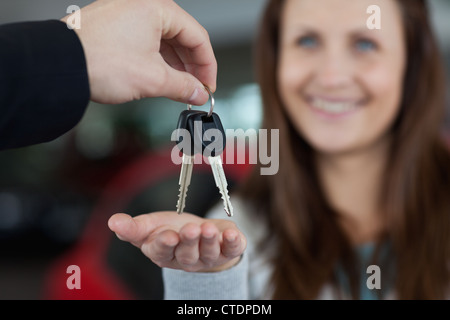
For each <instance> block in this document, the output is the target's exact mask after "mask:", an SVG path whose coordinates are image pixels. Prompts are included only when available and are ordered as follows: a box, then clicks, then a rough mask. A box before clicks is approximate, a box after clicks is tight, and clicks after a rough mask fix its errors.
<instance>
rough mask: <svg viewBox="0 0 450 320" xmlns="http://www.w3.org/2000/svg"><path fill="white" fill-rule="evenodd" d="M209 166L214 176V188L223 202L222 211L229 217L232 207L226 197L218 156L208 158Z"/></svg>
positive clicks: (226, 186)
mask: <svg viewBox="0 0 450 320" xmlns="http://www.w3.org/2000/svg"><path fill="white" fill-rule="evenodd" d="M208 161H209V164H210V165H211V169H212V172H213V175H214V180H215V181H216V186H217V188H219V191H220V194H221V195H222V200H223V209H224V210H225V212H226V213H227V215H228V216H229V217H232V216H233V206H232V205H231V201H230V196H229V195H228V183H227V179H226V178H225V172H224V171H223V167H222V160H221V159H220V156H216V157H208Z"/></svg>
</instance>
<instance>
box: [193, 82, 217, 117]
mask: <svg viewBox="0 0 450 320" xmlns="http://www.w3.org/2000/svg"><path fill="white" fill-rule="evenodd" d="M205 89H206V91H208V93H209V97H210V98H211V107H210V108H209V112H208V117H211V115H212V113H213V110H214V103H215V100H214V96H213V94H212V92H211V90H209V88H208V87H207V86H205ZM187 108H188V110H191V109H192V104H188V105H187Z"/></svg>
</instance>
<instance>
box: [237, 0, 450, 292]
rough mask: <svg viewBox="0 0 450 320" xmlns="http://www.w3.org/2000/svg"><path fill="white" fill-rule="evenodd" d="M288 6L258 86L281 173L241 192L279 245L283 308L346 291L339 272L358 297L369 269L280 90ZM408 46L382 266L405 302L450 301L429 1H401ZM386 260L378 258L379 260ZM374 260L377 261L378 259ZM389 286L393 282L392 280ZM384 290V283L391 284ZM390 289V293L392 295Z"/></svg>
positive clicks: (439, 82) (270, 33)
mask: <svg viewBox="0 0 450 320" xmlns="http://www.w3.org/2000/svg"><path fill="white" fill-rule="evenodd" d="M284 2H285V1H284V0H270V1H269V2H268V5H267V7H266V10H265V13H264V16H263V19H262V24H261V26H260V33H259V37H258V39H257V43H256V46H255V61H256V71H257V74H256V76H257V80H258V82H259V85H260V88H261V94H262V101H263V106H264V118H263V123H262V128H264V129H279V133H280V156H279V160H280V164H279V171H278V173H277V174H276V175H273V176H263V175H260V174H259V168H258V167H255V170H254V171H253V173H252V174H251V175H250V177H249V179H248V180H247V181H246V183H245V184H244V185H243V188H242V190H241V192H242V195H243V197H244V198H246V199H249V200H250V201H252V202H253V203H254V204H255V205H256V206H257V208H258V210H257V212H260V213H259V214H260V217H258V218H264V219H265V222H266V224H267V226H268V228H269V230H270V235H268V238H267V239H265V241H275V243H276V246H277V250H275V251H276V256H274V257H273V265H274V272H273V276H272V283H273V285H274V294H273V298H275V299H315V298H317V297H318V294H319V293H320V290H321V289H322V288H323V286H324V285H325V284H327V283H332V284H333V283H334V284H337V279H336V276H335V270H336V266H337V265H340V266H342V268H343V270H344V271H345V273H346V274H347V276H348V280H349V283H350V287H351V294H352V297H354V298H357V297H358V294H359V292H358V288H359V279H358V275H359V274H360V269H359V268H360V267H361V266H358V264H357V262H356V261H357V260H356V257H355V255H354V251H353V249H352V245H351V243H350V241H349V239H348V236H347V235H346V234H345V233H344V231H343V230H342V228H341V227H340V225H339V223H338V220H339V212H337V211H336V210H335V209H333V208H332V207H331V206H330V205H329V202H328V201H327V199H326V196H325V193H324V191H323V189H322V187H321V184H320V181H319V178H318V172H317V168H316V164H315V161H314V150H313V149H312V147H311V146H310V145H309V144H308V143H307V142H306V141H305V140H304V139H303V138H302V137H301V136H300V135H299V133H298V132H297V130H296V129H295V127H294V125H293V123H292V122H291V121H290V119H289V117H288V116H287V114H286V112H285V110H284V108H283V104H282V102H281V99H280V96H279V92H278V91H277V84H276V78H277V77H276V73H277V72H276V71H277V62H278V55H279V52H278V41H279V32H280V28H279V24H280V19H281V12H282V10H283V4H284ZM396 2H397V3H398V5H399V6H400V8H401V12H402V18H403V25H404V29H405V35H406V45H407V59H408V61H407V68H406V73H405V77H404V86H403V100H402V105H401V110H400V113H399V116H398V118H397V119H396V121H395V123H394V125H393V126H392V128H391V130H392V135H391V136H392V143H391V150H390V153H389V159H388V161H387V167H386V170H385V176H384V180H383V185H382V188H381V190H380V199H381V203H382V205H381V206H382V209H383V211H382V212H383V214H384V216H383V217H382V218H383V219H385V221H386V225H387V230H385V233H384V237H380V240H379V243H378V246H379V247H381V244H383V243H389V248H390V251H389V254H388V256H387V258H386V259H385V260H384V261H379V262H380V263H381V264H383V263H384V264H385V265H388V266H390V268H391V269H393V270H394V272H393V273H390V274H388V275H387V276H386V277H384V275H385V274H382V281H384V280H387V279H389V280H391V281H392V283H391V284H387V286H388V289H389V290H391V289H393V290H394V292H395V294H396V297H397V298H398V299H441V298H444V297H445V295H446V294H449V291H448V289H449V285H450V282H449V280H450V277H449V262H450V157H449V154H448V152H447V149H446V147H445V145H444V143H443V141H442V139H441V133H442V132H441V128H442V124H443V120H444V112H445V81H444V80H445V79H444V74H443V70H444V68H443V64H442V59H441V57H440V53H439V49H438V46H437V43H436V40H435V37H434V35H433V32H432V30H431V26H430V22H429V18H428V10H427V6H426V3H425V1H423V0H396ZM376 252H377V251H376ZM374 259H375V257H374ZM383 277H384V278H383ZM383 284H385V283H384V282H382V285H383ZM385 287H386V286H385Z"/></svg>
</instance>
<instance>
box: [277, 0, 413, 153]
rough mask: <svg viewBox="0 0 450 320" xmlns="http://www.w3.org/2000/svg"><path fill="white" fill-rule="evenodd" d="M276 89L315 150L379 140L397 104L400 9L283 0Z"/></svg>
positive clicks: (357, 1) (359, 0) (383, 3)
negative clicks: (374, 18)
mask: <svg viewBox="0 0 450 320" xmlns="http://www.w3.org/2000/svg"><path fill="white" fill-rule="evenodd" d="M285 1H286V2H285V5H284V8H283V11H282V16H281V24H280V47H279V52H280V55H279V57H280V58H279V61H278V71H277V72H278V74H277V76H278V90H279V92H280V96H281V99H282V102H283V104H284V106H285V108H286V110H287V113H288V115H289V117H290V118H291V121H292V122H293V123H294V125H295V126H296V128H297V130H298V131H299V133H300V134H301V135H302V136H303V137H304V138H305V139H306V140H307V141H308V142H309V143H310V144H311V145H312V147H314V148H315V149H316V150H317V151H319V152H321V153H327V154H329V153H332V154H336V153H342V152H353V151H357V150H361V149H364V148H367V147H370V146H373V145H375V144H376V143H377V142H379V141H382V138H383V137H385V136H386V133H387V131H388V129H389V127H390V126H391V124H392V122H393V121H394V119H395V117H396V115H397V113H398V111H399V108H400V103H401V96H402V86H403V76H404V69H405V64H406V57H405V36H404V33H403V32H404V30H403V26H402V20H401V19H402V18H401V13H400V8H399V7H398V5H397V4H396V2H395V1H394V0H377V1H375V2H376V4H377V5H378V6H379V7H380V9H381V11H380V13H381V15H380V17H381V29H379V30H378V29H373V30H371V29H369V28H368V26H367V21H368V19H369V18H370V17H371V15H372V14H370V13H367V8H368V7H369V6H371V5H372V4H373V3H374V1H373V0H285Z"/></svg>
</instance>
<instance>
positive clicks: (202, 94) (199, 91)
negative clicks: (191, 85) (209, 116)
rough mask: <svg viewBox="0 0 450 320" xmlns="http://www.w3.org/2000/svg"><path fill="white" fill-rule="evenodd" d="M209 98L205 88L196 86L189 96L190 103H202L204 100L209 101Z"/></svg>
mask: <svg viewBox="0 0 450 320" xmlns="http://www.w3.org/2000/svg"><path fill="white" fill-rule="evenodd" d="M208 98H209V97H208V92H206V90H205V89H204V88H196V89H195V90H194V92H193V93H192V96H191V97H190V98H189V104H195V105H202V104H204V103H202V101H207V100H208Z"/></svg>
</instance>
